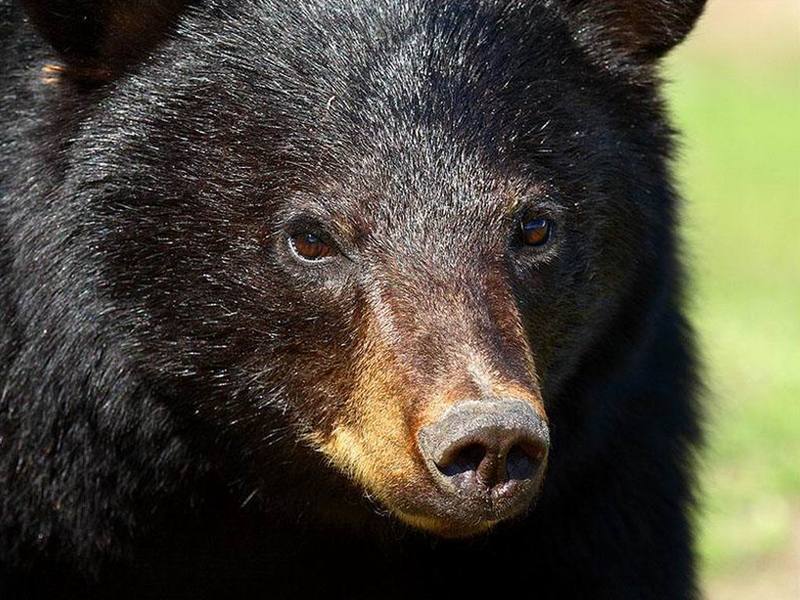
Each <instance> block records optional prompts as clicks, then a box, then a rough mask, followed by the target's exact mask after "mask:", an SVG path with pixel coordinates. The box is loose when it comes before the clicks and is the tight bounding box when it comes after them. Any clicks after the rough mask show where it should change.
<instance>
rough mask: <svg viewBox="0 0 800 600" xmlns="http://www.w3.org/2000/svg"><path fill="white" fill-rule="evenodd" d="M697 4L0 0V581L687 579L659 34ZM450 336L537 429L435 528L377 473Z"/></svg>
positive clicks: (94, 590)
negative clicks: (405, 508)
mask: <svg viewBox="0 0 800 600" xmlns="http://www.w3.org/2000/svg"><path fill="white" fill-rule="evenodd" d="M703 4H704V2H703V0H647V1H643V2H636V3H631V2H625V1H623V0H610V1H601V0H530V1H529V2H516V1H511V0H475V1H469V2H462V1H455V0H453V1H451V0H443V1H439V0H437V1H427V0H419V1H414V0H378V1H376V2H353V1H350V0H310V1H308V2H297V3H293V2H281V1H277V0H201V1H197V2H182V1H180V0H166V1H161V2H159V1H157V0H148V1H147V2H141V3H137V4H136V6H135V7H134V8H131V6H132V4H130V3H125V2H121V1H119V0H98V1H81V2H66V1H62V0H56V1H53V2H37V1H35V0H28V1H27V2H14V1H11V0H0V317H1V318H0V597H2V598H6V599H12V598H36V597H50V598H72V597H75V598H87V597H90V598H91V597H97V598H109V597H131V598H149V597H152V598H173V597H185V598H204V597H207V598H216V597H220V598H221V597H242V598H245V597H246V598H260V597H263V598H290V597H311V598H314V597H325V598H408V597H417V598H433V597H441V596H442V595H443V594H444V595H445V596H446V597H452V598H464V599H466V598H478V597H485V596H486V595H487V594H491V595H493V596H494V595H496V596H497V597H506V596H509V595H511V594H522V595H524V596H530V597H535V598H561V599H563V598H590V597H591V598H609V599H610V598H614V599H621V598H631V599H634V598H636V599H644V598H653V599H655V598H658V599H663V598H675V599H677V598H694V597H696V594H697V591H696V580H695V566H694V557H693V548H692V526H691V507H692V501H693V489H694V485H693V475H692V472H693V457H694V454H695V451H696V449H697V447H698V444H699V441H700V427H699V419H698V405H697V400H696V397H697V389H698V385H697V378H696V367H695V362H696V361H695V358H694V354H695V352H694V348H693V338H692V334H691V330H690V328H689V327H688V326H687V322H686V319H685V317H684V314H683V308H682V306H683V299H682V296H683V287H684V279H685V278H684V275H683V269H682V266H681V262H680V248H679V239H678V237H677V235H676V232H675V228H676V221H677V218H678V210H679V199H678V196H677V194H676V192H675V190H674V187H673V184H672V182H671V174H670V169H671V164H670V162H671V158H672V156H673V154H674V146H675V142H674V133H673V131H672V129H671V128H670V126H669V123H668V120H667V118H666V116H665V109H664V105H663V101H662V98H661V95H660V92H659V83H660V82H659V76H658V60H659V59H660V58H661V57H662V56H663V55H664V53H665V52H666V51H667V50H669V49H670V48H671V47H672V46H674V45H675V44H676V43H678V42H679V41H681V40H682V39H683V38H684V36H685V35H686V34H687V33H688V32H689V30H690V29H691V28H692V26H693V25H694V23H695V21H696V19H697V17H698V16H699V14H700V12H701V11H702V8H703ZM509 202H511V204H509V206H511V205H513V206H523V205H524V206H533V207H536V210H538V211H544V213H546V214H547V215H548V218H550V220H551V221H552V222H553V223H554V230H553V232H552V234H551V235H552V237H553V240H552V243H551V244H550V247H549V249H547V250H545V251H541V252H539V251H537V252H533V251H532V250H531V249H526V248H520V247H518V246H519V244H517V243H516V242H514V241H511V242H509V240H510V239H512V238H513V235H514V234H513V232H514V231H516V229H514V223H516V221H514V222H513V223H512V220H513V219H512V218H511V217H508V213H507V212H503V210H505V208H502V210H501V206H502V207H506V204H504V203H509ZM515 210H516V209H515ZM520 210H521V209H520ZM514 214H516V213H514ZM538 214H539V213H537V215H538ZM514 218H516V217H514ZM510 219H511V220H510ZM333 223H336V224H337V225H336V226H337V227H339V228H340V229H339V230H337V231H340V232H341V231H350V232H354V233H353V235H352V236H350V237H347V236H346V235H345V234H343V233H339V234H337V235H339V236H340V237H339V238H336V240H337V243H338V246H337V247H338V248H339V249H340V250H341V254H340V255H339V256H337V257H334V258H333V259H332V260H330V261H327V262H325V264H324V265H322V266H320V265H317V264H314V265H310V266H309V265H303V264H299V263H298V261H297V260H294V257H292V256H289V252H288V250H287V244H286V232H287V231H288V232H289V233H290V234H291V233H293V232H305V231H306V230H308V228H317V227H319V226H320V224H322V226H324V227H329V226H330V227H333V225H332V224H333ZM292 228H299V229H292ZM313 231H315V232H316V231H317V229H313ZM331 235H333V234H331ZM513 239H516V238H513ZM333 243H334V242H333V241H331V244H332V245H333ZM378 305H380V306H381V307H384V308H385V309H386V310H384V311H383V312H381V310H376V309H375V306H378ZM386 307H389V308H386ZM498 307H499V308H498ZM389 313H391V315H390V316H392V318H393V319H394V320H393V321H392V324H391V325H392V327H391V332H390V333H387V331H388V330H389V329H390V328H389V325H386V323H385V319H388V318H389V317H386V315H387V314H389ZM382 319H384V321H382ZM509 323H510V324H509ZM376 331H379V332H378V333H376ZM515 336H516V337H515ZM466 348H469V352H473V353H477V354H479V355H480V356H482V357H485V360H486V364H491V365H495V366H496V369H494V367H493V368H492V369H488V371H490V372H492V373H494V372H495V371H497V372H498V373H500V374H499V375H498V377H505V378H506V379H507V380H508V381H512V380H513V381H514V382H518V383H519V386H518V387H522V388H525V389H529V390H533V391H532V392H531V394H533V395H535V396H536V398H541V402H542V406H543V407H544V409H545V411H546V414H547V421H548V423H549V427H550V438H551V447H550V453H549V459H548V466H547V473H546V477H545V479H544V483H543V486H542V489H541V493H540V494H539V496H538V498H537V499H536V501H535V503H534V504H533V505H532V506H531V508H530V509H529V510H528V511H526V512H525V514H523V515H521V516H518V517H516V518H513V519H509V520H507V521H504V522H501V523H498V524H496V525H495V526H494V527H493V528H492V529H491V531H488V532H485V533H483V534H481V535H475V536H470V537H466V538H460V537H452V536H446V535H445V536H440V535H437V534H436V533H435V532H431V531H426V530H425V527H417V526H415V525H414V523H409V520H408V519H403V518H400V517H398V514H400V513H402V510H400V508H397V507H398V506H400V507H401V508H402V506H401V505H402V501H404V500H403V499H408V498H412V499H413V496H414V495H415V494H416V495H424V493H423V492H420V491H419V490H418V488H416V487H414V485H416V483H414V484H413V485H412V484H411V483H409V484H408V485H407V486H405V487H403V486H400V485H399V484H397V483H396V480H394V479H391V478H389V476H388V475H386V473H387V472H389V471H391V468H392V465H394V464H397V465H401V464H402V465H403V466H402V468H401V467H400V466H398V467H397V468H398V471H400V470H404V471H403V473H405V472H406V471H410V470H413V468H414V467H413V466H411V465H412V462H413V460H412V458H413V457H410V455H411V454H413V453H414V452H415V451H414V450H413V448H412V450H409V451H408V453H406V450H405V446H404V445H403V444H406V443H408V444H411V446H409V447H412V446H413V444H412V443H411V442H408V440H409V439H411V438H408V437H407V435H406V433H405V431H406V430H405V429H404V428H405V427H408V428H409V431H413V427H414V426H415V425H414V423H417V421H418V420H422V419H424V418H426V417H425V415H426V414H427V413H426V412H425V411H426V410H432V408H430V407H431V406H435V405H436V402H435V400H436V399H440V398H444V397H446V396H447V392H448V391H451V387H448V386H450V385H451V383H452V382H455V381H456V380H457V379H458V378H460V377H462V375H463V372H464V367H463V364H462V362H463V361H462V362H459V361H460V360H461V359H460V358H459V357H462V356H467V355H468V352H467V350H466ZM470 356H471V355H470ZM531 365H533V366H531ZM493 369H494V370H493ZM506 375H507V377H506ZM464 377H466V376H464ZM365 380H366V381H367V383H364V382H365ZM458 380H459V381H461V379H458ZM504 380H505V379H504ZM398 382H402V383H398ZM520 382H521V383H520ZM453 385H455V384H453ZM365 390H367V391H365ZM369 390H379V391H377V392H374V393H373V392H370V391H369ZM465 393H466V392H465ZM436 401H437V402H438V400H436ZM442 402H444V401H443V400H442ZM398 406H399V407H401V408H397V407H398ZM398 411H399V412H398ZM396 412H397V414H395V413H396ZM409 423H411V424H410V425H409ZM345 426H346V428H345V429H343V427H345ZM370 428H371V429H370ZM368 429H369V430H368ZM342 431H348V432H351V433H352V432H353V431H355V432H356V437H357V439H359V440H361V442H359V444H360V445H358V444H356V445H357V447H358V449H357V450H353V448H352V445H351V446H348V445H347V444H346V443H345V442H343V441H342V439H343V438H342ZM337 436H338V437H337ZM358 436H361V437H358ZM403 436H406V437H403ZM379 438H384V439H379ZM331 440H333V441H331ZM370 444H371V445H370ZM381 444H382V445H381ZM377 447H380V448H384V449H385V448H390V449H391V451H389V450H385V451H380V452H379V451H377V450H376V451H372V450H370V448H377ZM365 448H366V450H365ZM354 453H359V454H358V456H356V454H354ZM407 454H408V455H407ZM379 461H383V462H379ZM393 461H396V462H393ZM403 461H405V462H403ZM376 465H378V466H376ZM407 465H408V466H407ZM409 477H411V476H409ZM414 477H417V478H419V477H422V475H419V474H418V473H417V474H415V475H414ZM403 481H405V480H403ZM408 481H412V479H409V480H408ZM413 481H417V479H414V480H413ZM404 485H405V484H404ZM419 489H421V488H419ZM426 489H427V488H426ZM425 493H427V492H425ZM408 501H409V502H411V500H408ZM398 503H400V504H398ZM396 509H397V510H396Z"/></svg>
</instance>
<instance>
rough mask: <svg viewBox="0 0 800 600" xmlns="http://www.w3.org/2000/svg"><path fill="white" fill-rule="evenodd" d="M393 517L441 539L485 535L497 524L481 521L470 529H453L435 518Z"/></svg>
mask: <svg viewBox="0 0 800 600" xmlns="http://www.w3.org/2000/svg"><path fill="white" fill-rule="evenodd" d="M394 515H395V516H396V517H397V518H398V519H399V520H401V521H402V522H403V523H405V524H406V525H410V526H411V527H414V528H416V529H420V530H422V531H427V532H428V533H432V534H434V535H438V536H440V537H443V538H468V537H474V536H476V535H481V534H482V533H486V532H487V531H489V530H491V529H492V528H493V527H494V526H495V525H496V524H497V521H481V522H480V523H476V524H475V525H474V526H472V527H454V526H453V524H452V523H449V522H447V521H444V520H442V519H437V518H435V517H427V516H424V515H413V514H409V513H405V512H403V511H394Z"/></svg>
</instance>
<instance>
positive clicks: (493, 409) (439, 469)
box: [419, 399, 549, 503]
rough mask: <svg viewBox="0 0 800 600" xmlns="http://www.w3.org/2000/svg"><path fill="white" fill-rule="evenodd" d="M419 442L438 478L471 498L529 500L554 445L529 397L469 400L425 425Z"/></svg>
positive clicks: (460, 494)
mask: <svg viewBox="0 0 800 600" xmlns="http://www.w3.org/2000/svg"><path fill="white" fill-rule="evenodd" d="M419 446H420V450H421V451H422V454H423V457H424V458H425V460H426V462H428V464H429V470H430V471H431V473H432V474H433V476H434V478H435V479H436V480H437V481H438V482H439V483H440V485H441V486H443V487H444V488H445V489H446V490H448V491H450V492H454V493H456V494H457V495H459V496H467V497H470V498H476V497H485V498H487V499H488V500H489V501H490V503H492V502H493V501H496V500H500V499H503V500H509V499H515V500H517V501H519V502H525V503H527V502H529V501H530V499H531V498H532V496H533V494H534V492H535V491H536V489H537V487H538V483H539V482H540V480H541V475H542V471H543V470H544V464H545V461H546V457H547V451H548V447H549V432H548V428H547V424H546V423H545V422H544V420H543V419H542V418H541V417H539V416H538V415H537V414H536V412H535V411H534V410H533V408H532V407H531V406H530V404H528V403H527V402H524V401H522V400H516V399H510V400H509V399H503V400H478V401H475V400H469V401H463V402H459V403H458V404H456V405H454V406H452V407H450V408H449V409H448V410H447V411H446V412H445V414H444V415H443V416H442V418H441V419H440V420H439V421H437V422H436V423H433V424H432V425H429V426H427V427H425V428H423V429H422V430H421V431H420V433H419Z"/></svg>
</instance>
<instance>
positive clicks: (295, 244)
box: [289, 232, 336, 261]
mask: <svg viewBox="0 0 800 600" xmlns="http://www.w3.org/2000/svg"><path fill="white" fill-rule="evenodd" d="M289 247H290V248H291V249H292V252H293V253H294V254H295V256H297V257H298V258H300V259H301V260H306V261H320V260H323V259H325V258H328V257H330V256H334V255H335V254H336V250H335V249H334V248H333V246H331V245H330V244H328V243H326V242H324V241H323V240H322V238H321V237H320V236H318V235H317V234H315V233H308V232H304V233H298V234H295V235H293V236H291V237H290V238H289Z"/></svg>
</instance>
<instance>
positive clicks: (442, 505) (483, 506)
mask: <svg viewBox="0 0 800 600" xmlns="http://www.w3.org/2000/svg"><path fill="white" fill-rule="evenodd" d="M536 489H538V486H533V488H532V489H531V490H528V491H527V492H526V493H524V494H521V495H520V494H507V495H504V494H502V493H501V494H498V493H496V492H497V491H496V490H495V493H487V494H485V495H481V496H478V497H475V496H473V497H463V496H458V495H451V496H444V497H439V498H437V500H436V501H433V502H431V504H432V506H427V507H424V508H423V507H414V508H413V509H410V508H409V509H405V510H402V509H395V510H394V511H393V512H394V514H395V515H396V516H397V517H398V518H399V519H400V520H401V521H403V522H404V523H406V524H407V525H411V526H412V527H414V528H416V529H420V530H423V531H427V532H429V533H432V534H434V535H438V536H441V537H447V538H464V537H471V536H475V535H480V534H482V533H485V532H487V531H489V530H490V529H492V528H493V527H494V526H495V525H497V524H498V523H500V522H502V521H506V520H509V519H513V518H514V517H517V516H519V515H520V514H522V513H524V512H525V511H526V510H527V509H528V507H529V506H530V503H531V500H532V499H533V497H534V495H535V493H534V491H535V490H536Z"/></svg>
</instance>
